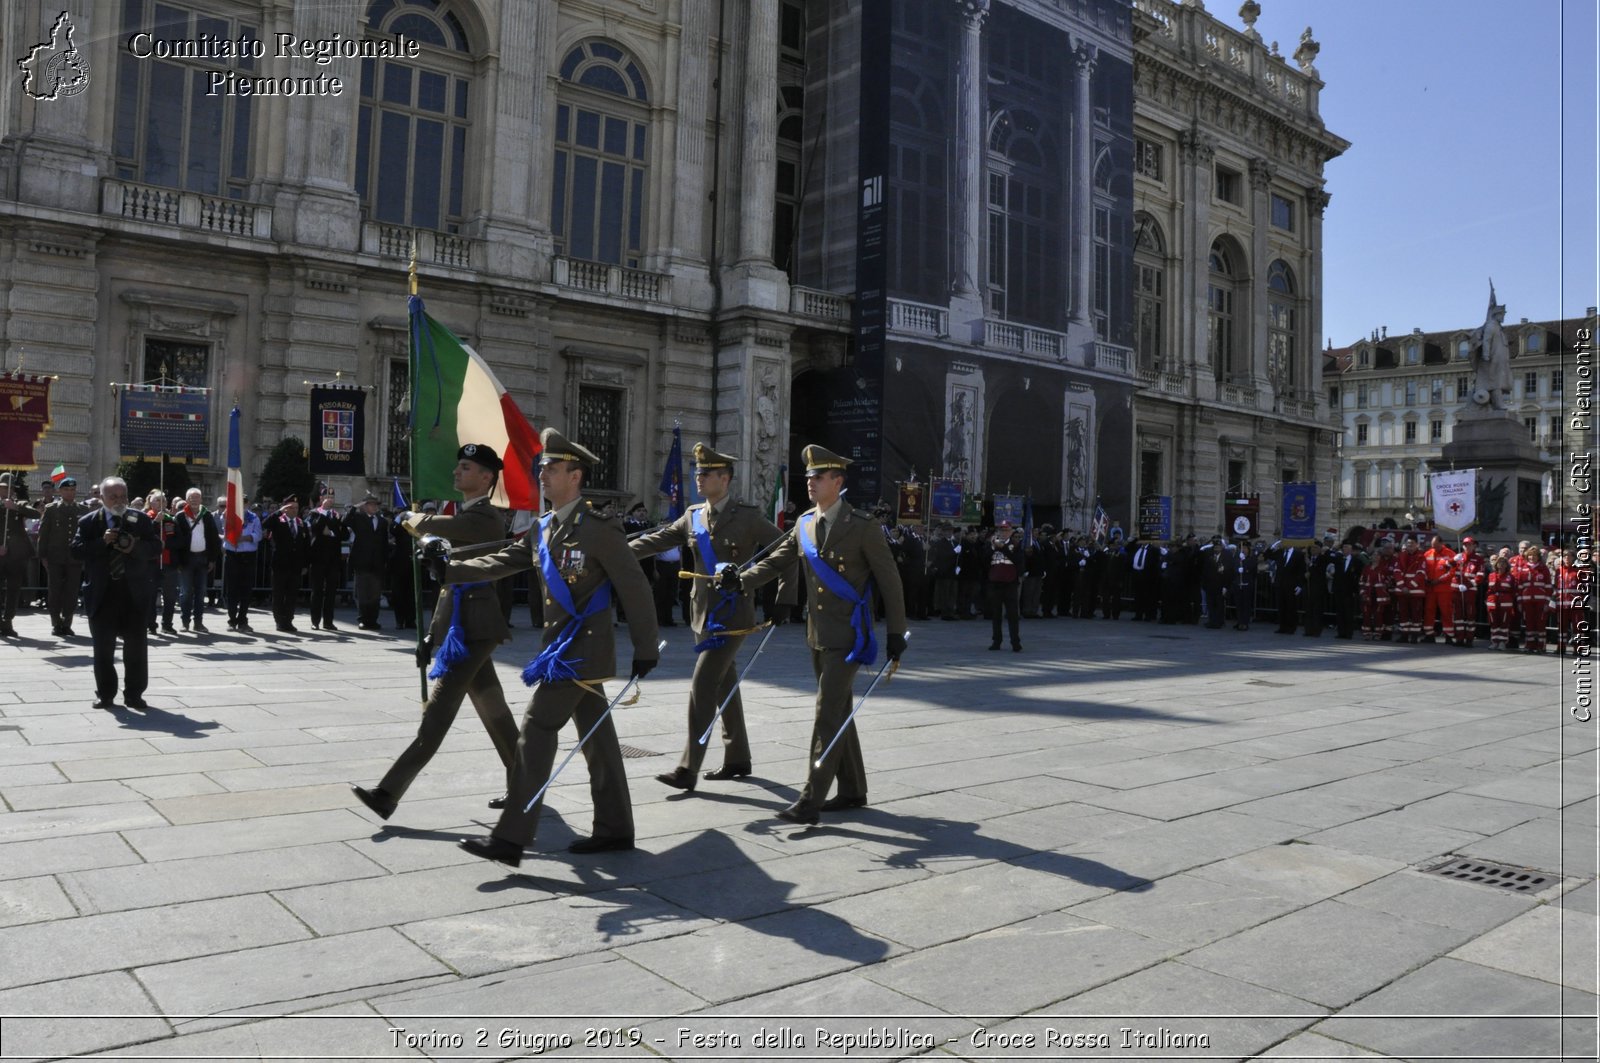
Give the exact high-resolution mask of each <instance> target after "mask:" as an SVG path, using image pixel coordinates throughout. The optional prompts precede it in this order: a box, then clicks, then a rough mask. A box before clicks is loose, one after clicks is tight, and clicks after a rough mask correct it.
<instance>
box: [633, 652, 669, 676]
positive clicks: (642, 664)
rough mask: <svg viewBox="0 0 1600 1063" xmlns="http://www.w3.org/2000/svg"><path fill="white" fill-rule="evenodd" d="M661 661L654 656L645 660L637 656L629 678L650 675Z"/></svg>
mask: <svg viewBox="0 0 1600 1063" xmlns="http://www.w3.org/2000/svg"><path fill="white" fill-rule="evenodd" d="M660 663H661V662H660V661H659V660H657V659H655V658H652V659H650V660H648V661H643V660H640V659H639V658H637V657H635V658H634V659H633V671H631V672H629V673H628V678H629V679H643V678H644V677H645V676H647V675H649V674H650V673H651V672H652V671H653V670H654V669H655V666H656V665H658V664H660Z"/></svg>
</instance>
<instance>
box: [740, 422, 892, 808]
mask: <svg viewBox="0 0 1600 1063" xmlns="http://www.w3.org/2000/svg"><path fill="white" fill-rule="evenodd" d="M801 455H802V456H803V457H804V458H805V463H806V493H807V494H808V495H809V496H810V498H811V501H812V503H813V508H812V509H810V510H808V511H807V512H805V513H802V514H801V515H800V519H799V520H798V521H796V522H795V533H794V534H793V535H791V536H790V537H789V538H788V539H786V540H785V541H784V542H782V543H780V544H779V545H778V546H777V547H775V548H774V549H773V551H772V552H771V553H770V554H768V555H767V556H766V557H764V558H762V559H761V560H760V561H758V562H756V563H755V564H754V565H752V566H751V567H750V568H749V569H747V570H746V571H744V572H743V573H741V572H739V571H738V570H736V569H725V570H724V571H723V579H722V580H721V582H720V584H719V585H722V586H727V587H731V588H739V587H746V588H750V587H759V586H761V585H762V584H763V583H766V582H768V581H770V580H773V579H776V578H777V577H778V576H779V575H780V574H781V573H783V572H784V571H786V569H787V568H788V566H789V565H791V564H793V563H794V562H795V560H796V559H797V558H804V559H805V564H804V565H802V573H803V575H804V578H805V580H806V584H807V587H808V588H809V590H810V592H811V608H810V609H809V610H807V622H806V639H807V641H808V642H809V643H810V645H811V666H812V669H813V670H814V671H815V672H816V675H817V715H816V723H815V724H814V725H813V727H812V731H811V759H810V760H809V761H808V767H809V768H810V772H809V776H808V777H807V779H806V785H805V788H804V789H803V790H801V791H800V799H799V800H797V801H796V802H795V803H794V804H792V805H790V806H789V807H788V808H785V809H784V810H783V811H781V812H779V813H778V818H779V819H783V820H787V821H789V822H790V823H806V824H811V823H816V822H817V820H818V818H819V817H818V815H817V813H818V812H819V811H823V812H833V811H837V810H839V809H845V808H860V807H862V806H863V805H865V804H866V803H867V770H866V766H865V765H864V764H863V763H862V760H861V742H860V740H859V739H858V738H857V737H856V728H855V724H854V723H853V722H852V723H851V725H850V727H849V728H848V729H847V730H846V731H845V734H844V737H843V738H841V739H840V740H839V741H838V742H837V743H835V744H834V746H833V750H832V752H830V753H829V754H828V756H827V758H826V759H823V760H822V762H821V766H820V767H819V766H818V764H817V761H818V760H819V758H821V757H822V751H823V749H824V748H825V747H826V746H827V745H828V743H829V742H832V741H833V737H834V735H835V734H837V733H838V731H839V728H840V727H841V726H842V725H843V724H844V721H845V719H846V718H847V717H848V716H849V715H850V698H851V687H852V685H853V684H854V682H855V677H856V670H857V669H859V668H860V667H861V666H862V665H871V664H872V663H873V662H874V661H875V660H876V659H877V653H878V648H877V645H876V643H875V642H874V640H873V637H872V584H874V583H876V584H877V588H878V592H879V593H880V594H881V595H882V596H883V608H884V626H885V629H886V631H887V639H886V641H887V643H888V645H887V647H886V649H887V651H888V654H889V657H890V658H891V659H893V660H897V661H898V660H899V659H900V655H901V654H902V653H904V652H905V648H906V611H905V595H904V594H903V593H902V591H901V587H900V572H899V570H898V569H897V568H896V567H895V563H894V555H893V554H891V553H890V551H889V544H888V543H887V542H885V541H884V538H883V529H882V527H881V526H880V525H879V523H878V522H877V521H876V520H875V519H873V517H872V514H870V513H866V512H863V511H861V510H856V509H851V508H850V507H849V506H848V505H846V504H845V501H844V499H843V498H842V497H841V496H840V494H841V491H842V490H843V488H844V470H845V466H847V465H849V464H850V459H848V458H842V457H840V456H839V455H837V454H834V453H831V452H829V451H827V450H824V449H823V448H822V447H819V446H815V445H812V446H808V447H806V448H805V449H804V450H803V451H802V452H801ZM835 775H837V776H838V779H839V793H838V795H837V796H836V797H834V798H832V799H830V800H826V801H825V800H824V798H827V796H828V789H829V787H830V786H832V785H833V781H834V776H835Z"/></svg>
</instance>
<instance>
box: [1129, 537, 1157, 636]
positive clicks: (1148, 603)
mask: <svg viewBox="0 0 1600 1063" xmlns="http://www.w3.org/2000/svg"><path fill="white" fill-rule="evenodd" d="M1165 556H1166V551H1165V550H1164V549H1162V548H1161V546H1160V545H1159V544H1158V543H1147V542H1145V541H1143V540H1142V539H1135V540H1134V541H1133V542H1132V543H1130V544H1128V571H1129V572H1130V573H1131V576H1132V579H1133V618H1134V619H1135V620H1154V619H1156V615H1157V607H1158V603H1159V602H1160V598H1161V582H1162V578H1163V570H1164V569H1165V568H1166V567H1167V566H1166V564H1165V563H1164V559H1165Z"/></svg>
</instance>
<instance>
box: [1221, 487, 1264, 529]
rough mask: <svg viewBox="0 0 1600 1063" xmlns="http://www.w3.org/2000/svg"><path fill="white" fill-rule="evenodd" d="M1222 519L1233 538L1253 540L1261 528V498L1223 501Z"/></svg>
mask: <svg viewBox="0 0 1600 1063" xmlns="http://www.w3.org/2000/svg"><path fill="white" fill-rule="evenodd" d="M1222 519H1223V521H1224V522H1226V524H1227V526H1228V534H1229V535H1231V536H1232V537H1233V538H1235V539H1254V538H1255V537H1256V531H1257V529H1258V528H1260V527H1261V496H1260V495H1251V496H1250V497H1249V498H1225V499H1223V500H1222Z"/></svg>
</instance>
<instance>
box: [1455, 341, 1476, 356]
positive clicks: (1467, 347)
mask: <svg viewBox="0 0 1600 1063" xmlns="http://www.w3.org/2000/svg"><path fill="white" fill-rule="evenodd" d="M1456 357H1457V358H1471V357H1472V341H1471V340H1467V339H1461V340H1457V341H1456Z"/></svg>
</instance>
